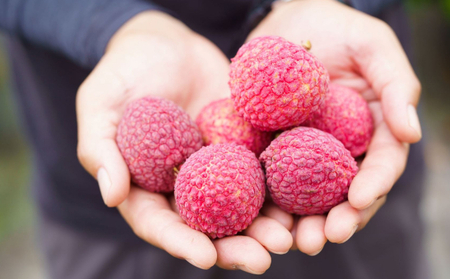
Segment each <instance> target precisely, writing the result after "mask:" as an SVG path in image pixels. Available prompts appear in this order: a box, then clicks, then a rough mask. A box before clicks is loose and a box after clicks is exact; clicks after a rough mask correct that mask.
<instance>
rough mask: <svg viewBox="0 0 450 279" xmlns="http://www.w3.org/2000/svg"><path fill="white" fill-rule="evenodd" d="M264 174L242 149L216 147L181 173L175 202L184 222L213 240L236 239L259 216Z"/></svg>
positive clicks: (191, 161) (200, 153)
mask: <svg viewBox="0 0 450 279" xmlns="http://www.w3.org/2000/svg"><path fill="white" fill-rule="evenodd" d="M264 196H265V185H264V173H263V170H262V167H261V164H260V162H259V161H258V159H257V158H256V156H255V154H254V153H253V152H251V151H250V150H248V149H247V148H245V147H244V146H242V145H236V144H227V143H226V144H214V145H209V146H206V147H203V148H202V149H200V150H199V151H197V152H195V153H194V154H192V155H191V156H190V157H189V158H188V159H187V160H186V162H185V163H184V164H183V166H182V167H181V169H180V172H179V173H178V176H177V180H176V183H175V200H176V204H177V207H178V210H179V213H180V216H181V217H182V218H183V220H184V221H186V223H187V224H188V225H189V226H190V227H191V228H193V229H196V230H198V231H201V232H203V233H205V234H206V235H208V236H209V237H210V238H212V239H214V238H221V237H224V236H229V235H234V234H237V233H238V232H240V231H242V230H244V229H245V228H247V227H248V226H249V225H250V224H251V223H252V221H253V219H254V218H255V217H256V216H257V215H258V212H259V210H260V209H261V207H262V204H263V202H264Z"/></svg>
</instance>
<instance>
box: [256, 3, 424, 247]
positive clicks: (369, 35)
mask: <svg viewBox="0 0 450 279" xmlns="http://www.w3.org/2000/svg"><path fill="white" fill-rule="evenodd" d="M264 35H277V36H281V37H284V38H286V39H287V40H289V41H291V42H293V43H296V44H303V43H306V42H307V41H310V42H311V43H312V49H311V50H310V51H311V52H312V53H313V54H314V55H315V56H316V57H317V58H318V59H319V60H320V61H322V62H323V64H324V65H325V67H326V68H327V69H328V72H329V74H330V78H331V81H332V82H335V83H340V84H342V85H346V86H349V87H352V88H354V89H356V90H358V91H359V92H361V93H362V95H363V96H364V98H365V99H366V100H367V101H368V102H369V106H370V108H371V111H372V114H373V117H374V124H375V131H374V135H373V138H372V141H371V143H370V146H369V147H368V151H367V154H366V156H365V158H364V160H363V161H362V164H361V166H360V170H359V172H358V174H357V175H356V177H355V178H354V180H353V182H352V184H351V186H350V190H349V195H348V201H347V202H345V203H342V204H340V205H338V206H336V207H335V208H333V209H332V210H331V211H330V212H329V214H328V215H327V216H305V217H301V218H299V219H298V220H296V225H295V226H294V229H293V230H292V231H293V235H294V238H295V246H296V247H297V248H299V249H300V250H301V251H303V252H304V253H307V254H310V255H316V254H318V253H319V252H320V251H321V250H322V248H323V246H324V245H325V243H326V242H327V240H329V241H331V242H335V243H343V242H345V241H347V240H348V239H349V238H350V237H351V236H352V235H353V234H354V232H355V231H357V230H360V229H362V228H363V227H364V226H365V225H366V224H367V222H368V221H369V220H370V218H371V217H372V216H373V215H374V214H375V213H376V211H377V210H378V209H379V208H380V207H381V206H382V205H383V203H384V202H385V200H386V194H387V193H388V192H389V191H390V189H391V188H392V186H393V185H394V183H395V182H396V181H397V179H398V178H399V177H400V175H401V174H402V173H403V171H404V168H405V165H406V160H407V156H408V150H409V146H408V143H414V142H417V141H419V140H420V138H421V128H420V124H419V120H418V117H417V113H416V109H415V107H416V106H417V102H418V100H419V96H420V90H421V89H420V83H419V81H418V79H417V77H416V76H415V74H414V72H413V70H412V67H411V65H410V64H409V62H408V59H407V57H406V55H405V53H404V51H403V49H402V47H401V45H400V43H399V41H398V39H397V38H396V36H395V34H394V32H393V31H392V30H391V28H390V27H389V26H388V25H387V24H386V23H384V22H382V21H380V20H378V19H375V18H373V17H371V16H368V15H366V14H364V13H361V12H359V11H357V10H355V9H352V8H350V7H347V6H345V5H343V4H341V3H339V2H338V1H334V0H299V1H291V2H288V3H277V4H276V5H275V6H274V9H273V11H272V12H271V13H270V14H269V15H268V16H267V17H266V18H265V19H264V20H263V21H262V22H261V23H260V24H259V25H258V26H257V27H256V28H255V29H254V30H253V31H252V32H251V34H250V35H249V37H248V39H249V40H250V39H251V38H254V37H258V36H264Z"/></svg>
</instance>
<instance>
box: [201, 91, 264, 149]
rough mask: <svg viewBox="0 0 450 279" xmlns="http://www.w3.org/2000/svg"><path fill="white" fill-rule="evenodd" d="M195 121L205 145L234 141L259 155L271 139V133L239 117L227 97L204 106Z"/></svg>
mask: <svg viewBox="0 0 450 279" xmlns="http://www.w3.org/2000/svg"><path fill="white" fill-rule="evenodd" d="M196 123H197V126H198V128H199V129H200V132H201V133H202V137H203V142H204V143H205V144H206V145H209V144H218V143H236V144H239V145H243V146H245V147H247V148H248V149H249V150H250V151H253V152H254V153H255V154H256V156H259V154H261V152H263V150H264V149H266V147H267V146H268V145H269V144H270V141H271V140H272V133H270V132H263V131H260V130H258V129H256V128H254V127H253V126H252V125H251V124H250V123H248V122H247V121H245V120H244V119H243V118H242V117H240V116H239V114H238V113H237V111H236V110H235V109H234V105H233V101H232V100H231V99H229V98H226V99H221V100H217V101H214V102H212V103H210V104H209V105H207V106H206V107H204V108H203V109H202V111H201V112H200V114H199V115H198V117H197V120H196Z"/></svg>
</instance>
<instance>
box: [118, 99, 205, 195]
mask: <svg viewBox="0 0 450 279" xmlns="http://www.w3.org/2000/svg"><path fill="white" fill-rule="evenodd" d="M116 140H117V145H118V146H119V149H120V152H121V153H122V156H123V158H124V159H125V162H126V164H127V165H128V169H129V170H130V174H131V180H132V181H133V182H134V183H136V184H137V185H139V186H140V187H142V188H144V189H146V190H148V191H151V192H170V191H173V187H174V184H175V169H174V168H176V167H177V166H179V165H180V164H182V163H183V162H184V161H185V160H186V159H187V158H188V157H189V156H190V155H191V154H192V153H194V152H195V151H197V150H199V149H200V148H201V147H202V145H203V142H202V137H201V134H200V131H199V130H198V127H197V125H196V124H195V123H194V121H192V119H191V118H190V117H189V115H188V114H187V113H186V112H184V111H183V109H181V108H180V107H179V106H177V105H176V104H175V103H173V102H171V101H169V100H165V99H161V98H154V97H145V98H142V99H139V100H136V101H134V102H132V103H131V104H130V105H129V106H128V107H127V109H126V110H125V113H124V115H123V117H122V120H121V122H120V124H119V127H118V129H117V138H116Z"/></svg>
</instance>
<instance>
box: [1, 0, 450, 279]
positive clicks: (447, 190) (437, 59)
mask: <svg viewBox="0 0 450 279" xmlns="http://www.w3.org/2000/svg"><path fill="white" fill-rule="evenodd" d="M407 7H408V12H409V15H410V20H411V25H412V28H413V34H414V41H413V43H414V49H415V54H414V67H415V69H416V72H417V74H418V75H419V78H420V80H421V82H422V86H423V92H422V100H421V103H422V105H423V107H422V108H423V115H422V118H421V123H422V126H423V130H424V135H425V142H426V164H427V167H428V169H427V182H426V183H427V184H426V192H425V196H424V200H423V203H422V213H423V217H424V220H425V222H426V225H427V226H426V238H425V244H426V247H427V253H428V256H429V259H430V264H431V267H432V271H433V278H437V279H448V278H450V265H449V263H450V240H449V238H448V236H449V235H450V218H448V212H450V203H449V202H448V199H450V187H449V185H450V184H449V181H450V92H449V88H450V0H432V1H427V0H409V1H408V5H407ZM1 39H2V38H1V36H0V278H33V279H34V278H45V273H44V268H43V266H42V261H41V258H40V256H39V254H38V252H37V248H36V247H37V244H36V242H35V241H34V237H35V236H34V232H35V229H34V223H33V222H34V216H33V210H34V208H33V204H32V201H31V199H30V191H29V186H28V184H29V181H30V179H29V177H30V150H29V148H28V147H27V144H26V141H25V137H24V136H23V133H22V131H21V128H20V125H19V124H20V120H19V119H18V113H17V110H16V107H15V105H14V102H13V99H14V96H13V94H12V88H11V83H10V82H9V80H8V79H9V73H8V68H7V57H6V53H5V52H4V47H3V44H2V43H3V41H2V40H1Z"/></svg>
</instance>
